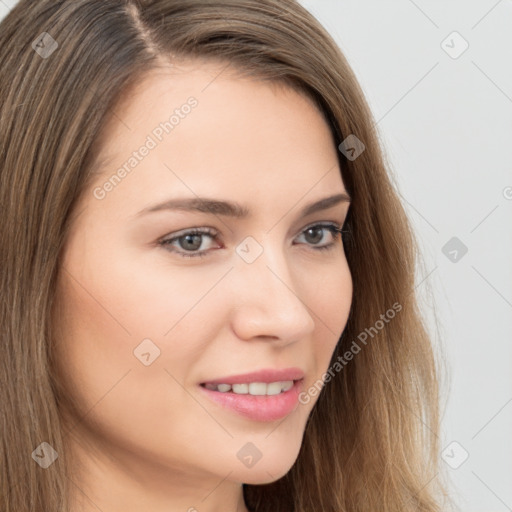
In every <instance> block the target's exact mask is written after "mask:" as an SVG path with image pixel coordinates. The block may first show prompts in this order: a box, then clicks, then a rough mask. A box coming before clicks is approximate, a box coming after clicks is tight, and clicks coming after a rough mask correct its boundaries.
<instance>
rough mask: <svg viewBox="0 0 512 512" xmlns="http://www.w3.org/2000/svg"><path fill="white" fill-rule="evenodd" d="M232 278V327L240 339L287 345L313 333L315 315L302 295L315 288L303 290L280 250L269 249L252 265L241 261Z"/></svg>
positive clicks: (236, 266) (237, 264) (236, 265)
mask: <svg viewBox="0 0 512 512" xmlns="http://www.w3.org/2000/svg"><path fill="white" fill-rule="evenodd" d="M267 245H268V244H267ZM231 277H232V279H231V280H230V283H231V285H232V286H233V289H232V290H231V293H232V295H231V296H232V297H233V308H232V310H233V316H232V327H233V330H234V331H235V333H236V334H237V336H238V337H239V338H240V339H243V340H251V339H253V338H256V337H258V338H261V337H263V338H271V339H273V340H275V342H276V343H278V344H280V345H286V344H289V343H293V342H296V341H298V340H301V339H304V338H305V337H307V336H309V335H310V334H311V333H312V332H313V330H314V327H315V322H314V320H313V316H312V314H313V313H312V312H311V310H310V309H309V307H308V306H309V305H307V297H302V296H301V295H300V292H302V294H304V291H305V290H307V289H308V288H307V287H308V286H314V284H313V285H309V284H308V283H307V282H305V283H304V286H300V290H299V287H297V285H296V284H295V283H294V282H293V279H292V277H291V275H290V270H289V265H288V264H287V262H286V259H285V257H284V255H282V254H280V253H279V252H278V250H277V249H276V250H273V251H272V252H271V251H270V249H268V247H267V248H265V249H264V250H263V253H262V254H261V255H260V256H259V257H258V258H257V259H256V260H255V261H253V262H252V263H247V262H246V261H245V260H243V259H241V258H240V259H239V260H238V261H236V264H235V268H234V269H233V271H232V272H231Z"/></svg>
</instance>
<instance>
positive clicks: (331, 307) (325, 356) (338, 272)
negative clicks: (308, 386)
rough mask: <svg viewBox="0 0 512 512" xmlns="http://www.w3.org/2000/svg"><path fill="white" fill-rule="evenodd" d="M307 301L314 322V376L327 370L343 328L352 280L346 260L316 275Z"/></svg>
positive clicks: (345, 322)
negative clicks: (328, 270)
mask: <svg viewBox="0 0 512 512" xmlns="http://www.w3.org/2000/svg"><path fill="white" fill-rule="evenodd" d="M314 282H315V286H311V288H310V293H309V302H308V303H307V305H308V307H309V308H310V311H311V314H312V316H313V318H314V319H315V323H316V336H315V344H314V347H315V360H316V370H315V371H316V378H320V377H321V375H322V374H323V373H324V372H325V371H326V370H327V369H328V366H329V363H330V360H331V358H332V355H333V352H334V349H335V348H336V344H337V343H338V340H339V338H340V336H341V334H342V333H343V330H344V329H345V326H346V324H347V320H348V316H349V313H350V307H351V305H352V293H353V283H352V277H351V274H350V271H349V268H348V265H347V264H346V262H345V263H344V264H342V265H341V266H337V267H333V268H332V270H331V271H330V272H326V271H325V270H324V271H322V272H321V273H319V275H317V276H316V280H315V281H314Z"/></svg>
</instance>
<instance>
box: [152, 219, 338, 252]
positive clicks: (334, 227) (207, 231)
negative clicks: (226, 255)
mask: <svg viewBox="0 0 512 512" xmlns="http://www.w3.org/2000/svg"><path fill="white" fill-rule="evenodd" d="M312 228H323V229H328V230H329V231H330V232H331V234H332V235H334V236H335V241H333V242H330V243H328V244H327V245H321V246H318V247H315V246H314V245H312V246H311V247H313V250H314V251H322V250H331V249H334V248H335V247H336V246H337V245H338V242H339V239H338V237H337V236H336V235H337V234H341V240H342V241H343V240H344V235H346V234H347V233H348V231H347V230H344V229H342V228H340V227H339V225H338V224H334V223H329V224H327V223H319V224H312V225H310V226H307V227H306V228H304V229H303V230H302V232H301V233H300V234H301V235H302V234H304V233H305V232H306V231H307V230H308V229H312ZM190 235H192V236H193V235H208V236H210V237H212V238H213V239H216V237H217V236H218V234H217V233H216V232H215V231H214V230H213V229H211V228H195V229H191V230H190V231H185V232H184V233H182V234H181V235H179V236H174V237H172V238H167V239H164V240H161V241H160V242H158V244H159V245H161V246H163V247H164V248H165V249H166V250H168V251H170V252H174V253H176V254H178V255H179V256H181V257H183V258H197V257H199V258H202V257H204V256H206V255H207V254H208V253H209V252H210V251H209V250H204V251H201V252H196V253H194V252H191V251H187V252H182V251H179V250H176V249H170V248H167V247H166V246H170V244H171V243H172V242H174V241H176V240H179V239H180V238H184V237H186V236H190Z"/></svg>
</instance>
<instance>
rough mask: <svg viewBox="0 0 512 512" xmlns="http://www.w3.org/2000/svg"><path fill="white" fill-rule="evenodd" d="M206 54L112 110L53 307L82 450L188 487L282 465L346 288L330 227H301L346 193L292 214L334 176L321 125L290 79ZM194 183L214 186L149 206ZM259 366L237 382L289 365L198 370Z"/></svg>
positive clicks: (336, 333)
mask: <svg viewBox="0 0 512 512" xmlns="http://www.w3.org/2000/svg"><path fill="white" fill-rule="evenodd" d="M221 70H222V66H220V65H217V66H216V65H213V64H205V63H201V64H198V63H197V62H196V63H195V64H192V63H190V62H189V63H188V64H187V65H186V66H182V67H180V68H173V69H172V70H171V69H169V70H168V71H167V70H165V71H164V70H160V71H159V72H153V73H151V74H150V75H147V76H146V78H145V80H144V81H143V82H142V83H141V84H140V86H139V87H138V88H137V89H136V90H135V91H134V94H133V95H131V96H130V97H129V100H128V101H125V102H123V103H121V104H120V105H118V107H117V108H115V110H114V111H113V112H112V114H113V115H112V118H111V123H110V124H109V125H107V128H108V129H107V130H106V131H105V132H104V133H103V134H102V136H103V139H102V145H101V150H100V153H99V155H98V160H100V161H103V160H104V159H105V158H108V165H105V166H104V167H103V168H102V169H101V173H100V175H98V176H97V178H96V181H95V183H94V184H93V186H92V187H91V188H90V189H89V190H88V191H87V193H86V194H85V195H84V196H82V198H81V202H80V203H79V204H78V205H77V209H76V211H77V212H78V214H77V216H76V218H75V219H74V221H73V224H72V230H71V232H70V235H69V238H68V239H67V244H66V246H65V248H64V251H63V254H62V267H61V269H60V275H59V287H58V298H59V301H58V309H56V310H55V312H56V313H55V319H56V322H57V325H58V327H59V329H60V330H59V336H58V345H57V347H58V348H57V361H58V364H59V371H60V372H61V374H62V378H63V379H64V383H65V386H66V388H67V389H68V390H69V392H70V393H71V396H72V399H73V402H74V403H75V405H76V407H77V409H78V410H79V413H80V416H81V417H76V416H75V417H73V416H71V417H70V425H72V427H71V428H72V431H71V432H72V437H73V439H75V442H76V443H77V447H78V445H79V446H80V450H81V451H80V454H81V455H80V456H81V457H84V460H86V459H87V460H89V461H90V460H94V464H95V467H97V468H103V469H102V471H104V472H105V474H106V472H107V469H105V468H108V467H109V466H114V465H116V467H117V468H118V469H119V468H120V467H122V468H123V471H125V472H126V473H127V474H130V475H132V476H133V477H134V478H137V480H138V481H139V482H142V483H143V485H150V484H149V482H151V485H156V482H157V481H158V478H161V482H163V481H164V479H165V480H166V481H167V482H169V481H170V480H169V479H168V477H169V475H173V480H172V482H173V484H174V485H178V484H179V485H180V486H182V488H183V489H184V488H186V486H187V485H189V484H188V482H191V481H193V482H195V484H194V485H195V487H196V488H198V486H200V487H201V489H202V488H203V482H204V494H206V493H207V492H208V491H212V489H213V486H214V485H217V484H218V483H219V482H220V481H221V480H223V479H227V480H228V481H231V482H245V483H265V482H270V481H273V480H276V479H278V478H279V477H281V476H283V475H284V474H285V473H286V472H287V471H288V470H289V469H290V468H291V466H292V465H293V463H294V462H295V460H296V458H297V455H298V452H299V448H300V446H301V441H302V438H303V433H304V430H305V426H306V421H307V419H308V416H309V414H310V413H311V410H312V408H313V406H314V404H315V403H316V400H317V398H318V396H314V397H311V399H310V400H309V402H308V403H307V404H302V403H300V402H299V401H298V400H297V394H298V393H299V392H300V391H303V390H307V389H308V388H309V387H310V386H312V385H313V384H314V383H315V382H317V381H318V380H319V379H321V376H322V374H323V373H324V372H325V371H326V370H327V369H328V366H329V361H330V359H331V356H332V354H333V350H334V348H335V345H336V343H337V341H338V339H339V337H340V335H341V333H342V331H343V329H344V327H345V324H346V321H347V317H348V313H349V309H350V304H351V299H352V280H351V275H350V272H349V268H348V265H347V261H346V258H345V254H344V250H343V245H342V241H341V238H340V235H339V234H337V233H334V232H332V231H331V230H330V229H329V227H317V228H316V229H312V230H308V229H307V228H309V227H312V226H316V225H319V224H321V225H327V226H329V225H332V224H335V225H337V226H338V227H342V226H343V223H344V220H345V217H346V215H347V212H348V206H349V204H348V203H347V202H346V201H339V202H334V203H332V204H331V205H330V206H328V207H326V208H321V209H318V208H315V209H314V210H315V211H313V212H310V213H307V214H304V213H303V210H304V209H307V207H308V206H310V205H312V204H315V203H318V202H319V201H321V200H323V199H325V198H329V197H331V196H335V195H338V194H344V193H346V190H345V188H344V185H343V182H342V179H341V173H340V168H339V164H338V159H337V151H336V147H335V144H334V142H333V140H332V138H331V134H330V131H329V128H328V126H327V124H326V123H325V121H324V119H323V118H322V116H321V114H320V113H319V112H318V111H317V110H316V108H315V107H314V106H313V104H312V103H311V102H310V100H308V99H305V98H304V97H303V96H301V95H299V94H298V93H296V92H294V91H292V90H290V89H282V88H276V87H274V86H270V85H268V84H264V83H262V82H257V81H253V80H250V79H241V78H237V77H236V76H234V75H230V74H229V73H228V71H227V70H226V71H223V72H222V73H221V74H220V75H219V73H220V71H221ZM171 116H174V117H171ZM165 123H167V125H166V124H165ZM143 148H145V149H143ZM123 166H124V172H123V170H120V169H122V168H123ZM98 170H99V169H98ZM199 198H203V199H205V200H206V199H207V200H209V201H213V200H215V201H218V202H219V203H213V204H210V205H209V206H208V205H206V206H207V207H205V206H204V205H203V206H201V205H199V206H198V208H196V209H193V208H185V207H182V208H170V207H169V208H166V207H164V206H159V207H158V208H156V206H157V205H165V203H166V202H168V201H177V200H180V201H185V200H187V201H188V200H194V201H198V200H199ZM220 202H222V204H221V203H220ZM224 202H226V203H235V202H236V203H237V204H238V205H240V206H241V207H242V208H243V209H246V210H247V212H248V213H247V214H246V215H243V216H238V215H233V208H231V207H228V206H225V205H224V204H223V203H224ZM191 230H201V231H203V232H204V231H206V230H208V233H206V232H204V233H203V234H198V235H193V234H192V235H190V234H189V236H186V235H187V233H188V232H190V231H191ZM171 239H172V240H171ZM164 240H166V243H163V241H164ZM329 244H332V245H331V246H330V247H327V246H328V245H329ZM198 254H201V256H198ZM290 368H292V369H296V371H297V372H298V373H296V374H291V373H289V372H287V370H288V369H290ZM260 370H285V372H284V374H283V375H280V374H277V375H272V374H271V373H266V374H263V375H260V376H251V377H247V378H244V377H242V378H241V379H239V381H238V383H239V384H240V382H242V383H243V382H247V383H251V382H264V383H265V382H280V381H288V380H290V379H291V380H297V379H299V378H300V377H301V376H302V377H303V378H302V380H300V382H298V383H294V387H293V388H292V389H290V390H289V391H288V392H286V393H283V392H281V393H282V394H280V395H273V394H272V395H270V396H253V395H251V394H249V395H247V394H246V395H240V394H239V393H238V392H237V393H235V392H234V389H233V387H231V390H230V391H227V392H222V391H221V390H220V391H213V390H212V391H208V390H207V389H206V387H205V386H202V384H204V383H207V382H210V383H211V382H212V381H215V382H217V383H219V382H221V383H228V384H229V382H230V378H229V377H230V376H234V375H241V374H246V373H250V372H258V371H260ZM231 380H235V379H231ZM326 385H329V384H326ZM210 387H211V386H210ZM286 387H287V385H286V383H284V384H283V385H280V384H273V385H271V386H268V388H267V387H266V386H263V387H262V386H261V385H254V386H249V387H248V389H249V388H250V390H251V392H254V393H261V392H262V390H263V392H266V390H267V389H268V390H269V391H270V393H276V392H279V391H280V390H281V389H282V388H286ZM224 389H225V388H224ZM236 390H237V391H244V386H243V385H242V386H236ZM228 394H229V395H228ZM218 399H219V400H220V401H219V400H218ZM226 399H228V400H226ZM224 401H226V402H228V404H226V403H224ZM229 404H230V405H229ZM68 412H69V411H68ZM69 414H71V413H69ZM77 449H78V448H77ZM77 453H78V452H77ZM113 461H116V462H115V464H114V462H113ZM120 463H122V464H120ZM98 471H100V470H99V469H98ZM98 474H99V473H98ZM157 475H165V478H164V477H163V476H160V477H158V476H157Z"/></svg>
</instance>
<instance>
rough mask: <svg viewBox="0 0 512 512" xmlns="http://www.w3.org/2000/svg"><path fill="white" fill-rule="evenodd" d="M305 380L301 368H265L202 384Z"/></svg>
mask: <svg viewBox="0 0 512 512" xmlns="http://www.w3.org/2000/svg"><path fill="white" fill-rule="evenodd" d="M303 378H304V372H303V371H302V370H301V369H300V368H283V369H281V370H278V369H275V368H264V369H263V370H258V371H255V372H250V373H244V374H238V375H230V376H228V377H219V378H216V379H214V380H208V381H205V382H202V383H201V384H243V383H246V382H265V383H267V384H268V383H270V382H282V381H287V380H300V379H303Z"/></svg>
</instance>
